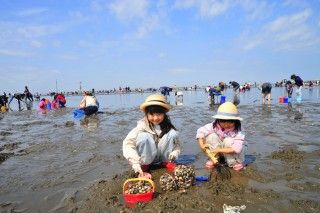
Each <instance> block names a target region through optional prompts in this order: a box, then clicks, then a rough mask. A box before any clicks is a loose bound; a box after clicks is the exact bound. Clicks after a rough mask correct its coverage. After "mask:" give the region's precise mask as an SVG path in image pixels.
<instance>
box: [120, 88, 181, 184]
mask: <svg viewBox="0 0 320 213" xmlns="http://www.w3.org/2000/svg"><path fill="white" fill-rule="evenodd" d="M170 109H171V106H170V104H169V103H168V102H167V100H166V98H165V96H163V95H160V94H153V95H150V96H148V97H147V98H146V100H145V102H143V103H142V104H141V105H140V110H141V111H142V112H144V113H145V116H144V118H143V119H141V120H139V121H138V122H137V126H136V127H135V128H134V129H132V130H131V131H130V132H129V134H128V135H127V137H126V138H125V139H124V141H123V147H122V148H123V156H124V157H125V158H126V159H127V160H128V161H129V163H130V164H131V165H132V169H133V170H134V171H135V172H136V173H138V174H139V177H147V178H150V177H151V175H150V174H149V173H147V172H146V171H147V170H148V167H149V165H151V164H159V165H160V164H161V163H165V162H168V161H173V160H175V159H177V158H178V155H179V154H180V142H179V140H178V132H177V131H176V128H175V127H174V126H173V124H172V123H171V121H170V118H169V116H168V115H167V112H169V111H170Z"/></svg>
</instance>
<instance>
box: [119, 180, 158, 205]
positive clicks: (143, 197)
mask: <svg viewBox="0 0 320 213" xmlns="http://www.w3.org/2000/svg"><path fill="white" fill-rule="evenodd" d="M138 181H147V182H149V183H150V184H151V186H152V187H151V191H150V192H146V193H143V194H129V193H127V192H126V191H127V189H128V185H129V183H131V182H138ZM154 190H155V185H154V182H153V181H152V180H150V179H148V178H131V179H128V180H126V181H125V182H124V184H123V197H124V201H125V202H126V203H136V202H148V201H150V200H152V198H153V194H154Z"/></svg>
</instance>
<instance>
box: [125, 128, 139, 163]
mask: <svg viewBox="0 0 320 213" xmlns="http://www.w3.org/2000/svg"><path fill="white" fill-rule="evenodd" d="M138 132H139V130H138V128H137V127H135V128H134V129H132V130H131V131H130V132H129V134H128V135H127V137H126V138H125V139H124V141H123V145H122V151H123V156H124V157H125V158H126V159H127V160H128V161H129V162H130V163H131V164H137V163H138V164H140V156H139V155H138V152H137V147H136V139H137V136H138Z"/></svg>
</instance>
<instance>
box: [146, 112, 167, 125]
mask: <svg viewBox="0 0 320 213" xmlns="http://www.w3.org/2000/svg"><path fill="white" fill-rule="evenodd" d="M147 119H148V121H149V122H151V123H152V124H154V125H159V124H160V123H161V122H162V121H163V120H164V113H152V114H151V113H148V114H147Z"/></svg>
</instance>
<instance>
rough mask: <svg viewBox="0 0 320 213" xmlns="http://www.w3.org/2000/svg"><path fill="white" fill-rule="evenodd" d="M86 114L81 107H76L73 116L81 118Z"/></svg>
mask: <svg viewBox="0 0 320 213" xmlns="http://www.w3.org/2000/svg"><path fill="white" fill-rule="evenodd" d="M84 116H85V113H84V111H83V110H81V109H75V110H73V117H74V118H76V119H80V118H82V117H84Z"/></svg>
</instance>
